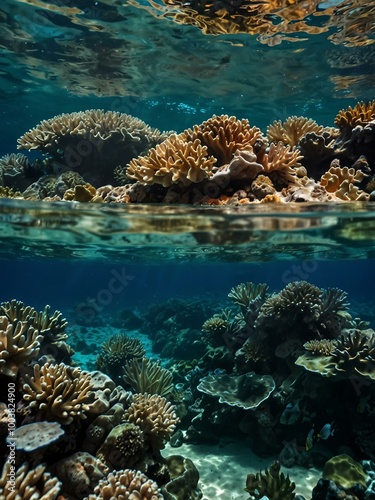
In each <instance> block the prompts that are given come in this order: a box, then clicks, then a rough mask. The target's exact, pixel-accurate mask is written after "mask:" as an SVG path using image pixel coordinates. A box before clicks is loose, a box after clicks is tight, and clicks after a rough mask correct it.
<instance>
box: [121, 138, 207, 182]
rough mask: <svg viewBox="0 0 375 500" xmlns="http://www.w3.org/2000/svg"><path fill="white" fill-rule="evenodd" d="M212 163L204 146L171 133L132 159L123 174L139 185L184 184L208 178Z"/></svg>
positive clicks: (196, 141)
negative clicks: (145, 152) (143, 154)
mask: <svg viewBox="0 0 375 500" xmlns="http://www.w3.org/2000/svg"><path fill="white" fill-rule="evenodd" d="M215 163H216V159H215V158H214V157H213V156H209V155H208V152H207V147H206V146H203V145H202V144H201V142H200V141H199V140H198V139H195V140H193V141H188V140H186V139H185V138H184V137H183V135H182V134H180V135H176V134H172V135H171V136H170V137H168V139H166V140H165V141H164V142H162V143H161V144H158V145H157V146H156V147H155V148H152V149H151V150H150V151H149V152H148V154H147V156H143V157H142V156H141V157H139V158H135V159H134V160H132V161H131V162H130V163H129V165H128V167H127V169H126V175H127V176H128V177H130V178H131V179H136V180H137V181H138V182H140V183H141V184H161V185H162V186H164V187H169V186H171V185H172V184H174V183H179V184H182V185H183V186H188V185H190V184H191V183H197V182H200V181H202V180H203V179H206V178H209V177H211V175H212V167H213V165H214V164H215Z"/></svg>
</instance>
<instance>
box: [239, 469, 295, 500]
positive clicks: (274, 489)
mask: <svg viewBox="0 0 375 500" xmlns="http://www.w3.org/2000/svg"><path fill="white" fill-rule="evenodd" d="M295 487H296V485H295V483H293V482H292V481H291V480H290V479H289V475H286V476H285V475H284V473H283V472H281V473H280V462H273V463H272V464H271V465H270V467H269V468H268V469H266V470H265V471H264V473H263V472H257V473H256V474H248V476H247V479H246V488H245V491H247V492H248V493H250V494H251V498H256V499H258V498H263V497H265V496H266V497H267V498H269V499H270V500H293V498H295V496H296V494H295V493H294V490H295Z"/></svg>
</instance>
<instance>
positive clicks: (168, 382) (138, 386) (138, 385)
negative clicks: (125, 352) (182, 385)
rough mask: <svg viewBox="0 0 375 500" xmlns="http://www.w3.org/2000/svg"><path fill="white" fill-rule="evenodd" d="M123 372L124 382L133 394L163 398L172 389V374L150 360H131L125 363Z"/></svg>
mask: <svg viewBox="0 0 375 500" xmlns="http://www.w3.org/2000/svg"><path fill="white" fill-rule="evenodd" d="M124 372H125V374H124V376H123V379H124V381H125V382H126V383H127V384H128V385H130V386H131V387H132V389H134V391H135V392H139V393H141V394H144V393H148V394H159V395H161V396H165V395H167V394H169V393H170V392H171V391H172V389H173V375H172V372H170V371H169V370H167V369H166V368H163V367H162V366H160V363H155V362H154V361H152V360H151V359H147V358H142V360H141V362H139V361H138V359H136V358H133V359H131V360H129V361H127V362H126V364H125V366H124Z"/></svg>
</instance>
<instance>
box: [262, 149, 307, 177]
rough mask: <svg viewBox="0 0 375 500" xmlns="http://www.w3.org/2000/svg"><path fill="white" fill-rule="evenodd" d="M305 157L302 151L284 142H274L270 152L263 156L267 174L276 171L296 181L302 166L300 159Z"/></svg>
mask: <svg viewBox="0 0 375 500" xmlns="http://www.w3.org/2000/svg"><path fill="white" fill-rule="evenodd" d="M302 158H303V156H302V155H301V153H300V151H299V150H298V149H296V148H291V147H290V146H285V145H284V144H283V143H282V142H278V143H277V144H276V143H274V142H273V143H272V144H271V145H270V147H269V149H268V152H267V153H266V154H264V156H263V158H262V161H261V163H262V165H263V167H264V172H265V173H267V174H270V173H271V172H272V173H276V172H277V174H279V175H282V176H283V177H285V180H287V181H294V180H295V177H296V176H297V174H298V173H299V170H298V168H299V167H301V166H302V165H301V163H300V160H301V159H302Z"/></svg>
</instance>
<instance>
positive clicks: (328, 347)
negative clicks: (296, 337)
mask: <svg viewBox="0 0 375 500" xmlns="http://www.w3.org/2000/svg"><path fill="white" fill-rule="evenodd" d="M335 346H336V341H335V340H328V339H319V340H309V342H305V343H304V344H303V347H304V348H305V349H306V350H307V351H310V352H312V354H316V355H319V356H330V355H331V354H332V351H333V349H334V348H335Z"/></svg>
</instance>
